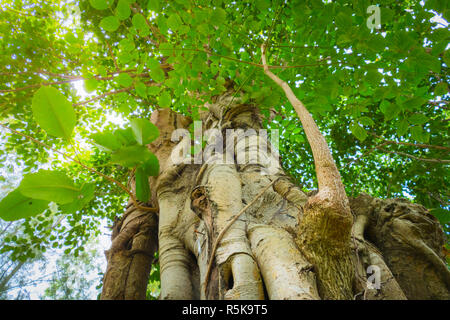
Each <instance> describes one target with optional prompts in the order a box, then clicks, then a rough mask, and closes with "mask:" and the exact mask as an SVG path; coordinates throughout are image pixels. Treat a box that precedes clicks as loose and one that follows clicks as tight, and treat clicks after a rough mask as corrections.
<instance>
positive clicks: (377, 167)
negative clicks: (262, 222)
mask: <svg viewBox="0 0 450 320" xmlns="http://www.w3.org/2000/svg"><path fill="white" fill-rule="evenodd" d="M131 5H132V6H133V8H135V9H136V11H135V10H131ZM368 5H369V3H368V2H366V1H326V2H323V1H316V0H308V1H300V0H294V1H288V2H286V1H279V0H272V1H270V0H258V1H254V2H244V1H213V2H211V1H206V0H200V1H193V2H192V1H182V0H180V1H160V0H150V1H147V0H145V1H144V0H139V1H136V2H133V3H132V2H131V1H128V0H118V1H112V0H108V1H106V0H88V1H75V2H67V1H63V2H56V1H46V2H42V1H41V2H38V1H35V0H22V1H6V2H4V4H3V3H2V11H1V12H0V18H1V19H0V34H1V35H2V42H1V43H0V48H1V51H2V55H1V57H0V62H1V63H0V65H1V66H2V67H0V83H1V85H0V105H1V106H2V107H1V108H0V124H3V125H5V126H6V127H8V128H11V129H14V130H16V131H18V132H20V133H23V134H25V135H26V136H27V137H25V136H20V135H17V134H13V133H11V132H9V131H7V130H6V129H5V130H3V129H2V131H1V135H0V138H1V139H2V144H1V148H0V150H1V152H0V169H1V170H8V164H7V163H9V162H11V160H9V161H6V160H8V159H11V155H16V156H17V159H15V162H17V163H20V164H22V165H21V168H22V170H23V174H28V173H31V174H33V172H36V171H37V169H39V168H40V167H41V166H44V165H45V166H46V168H52V170H54V171H55V172H64V173H65V174H66V176H67V178H68V180H66V183H69V182H68V181H69V180H70V183H71V184H72V185H73V186H74V188H75V189H77V191H74V192H73V198H70V199H72V200H70V201H69V197H68V196H67V197H66V198H64V199H62V200H63V202H66V201H69V202H68V203H66V204H60V206H59V210H60V211H59V212H58V213H55V215H58V214H61V213H70V215H68V221H69V222H68V225H67V226H66V229H62V226H61V227H58V228H61V229H58V228H57V230H55V231H54V232H57V231H59V234H58V235H55V237H57V238H56V239H55V240H48V239H47V240H46V239H45V236H48V235H49V233H48V232H47V231H45V232H42V234H41V235H40V236H39V237H38V236H36V235H33V232H35V228H36V225H38V226H41V230H46V229H45V228H46V226H47V224H48V223H49V222H48V221H50V219H51V218H50V217H51V212H50V211H49V210H45V211H43V212H42V211H41V210H37V211H41V212H42V214H41V215H37V216H34V217H30V218H26V219H24V220H23V221H24V222H23V223H24V225H25V226H26V227H27V232H28V233H29V234H30V238H32V239H34V243H35V244H34V245H35V248H37V247H39V248H40V249H42V248H43V247H45V246H53V245H54V244H55V245H56V246H64V243H65V242H66V243H67V245H66V246H68V247H70V248H78V247H79V246H80V244H81V243H82V241H83V239H86V237H87V235H88V234H89V233H98V232H99V230H98V221H99V220H100V219H103V218H105V217H106V218H108V219H113V217H114V215H115V214H116V213H118V212H121V211H122V206H123V204H124V203H125V202H126V195H125V194H124V193H123V190H121V189H120V188H117V187H115V186H114V185H115V184H113V183H111V181H108V182H107V181H106V180H105V179H104V178H103V177H99V176H98V174H96V173H94V172H92V171H89V170H86V168H85V167H83V166H81V165H80V164H78V163H75V162H73V161H71V160H67V158H63V157H62V156H61V157H60V156H55V153H54V151H52V150H51V149H49V147H51V148H53V149H54V150H58V151H61V152H63V153H64V154H66V155H68V156H70V157H71V158H73V159H78V160H80V162H81V163H82V164H84V165H85V166H88V167H90V168H95V170H96V171H97V172H101V173H102V174H104V175H105V176H108V177H110V178H111V179H114V180H115V181H117V182H120V183H121V184H122V185H127V182H128V178H129V175H130V171H132V170H133V169H134V170H135V172H136V174H137V173H138V172H139V174H137V175H138V176H139V180H140V181H141V182H139V184H142V188H141V187H137V190H136V195H137V197H138V198H139V199H147V198H148V197H147V194H148V190H146V187H145V186H144V185H145V183H142V182H145V181H146V179H147V180H148V177H149V176H152V175H156V174H157V173H158V171H159V165H158V163H157V161H156V158H155V156H154V155H153V154H151V153H150V152H149V151H148V150H147V149H146V148H145V147H144V146H145V145H146V144H148V143H150V142H151V141H153V140H152V139H154V138H156V137H157V136H155V130H154V128H151V125H149V122H148V120H147V119H149V116H150V114H151V113H152V111H154V110H155V109H157V108H171V109H173V110H175V111H177V112H180V113H182V114H185V115H189V116H191V117H192V118H194V119H198V118H199V111H200V109H201V108H202V107H203V106H204V104H205V103H208V102H211V101H212V100H213V98H214V96H216V95H219V94H221V93H223V92H224V91H225V90H226V88H225V85H228V84H229V83H233V84H234V87H233V88H234V90H235V91H240V92H239V93H236V96H237V95H238V94H240V93H242V94H243V96H244V98H245V99H247V101H248V102H250V103H252V104H253V105H255V106H257V107H259V108H260V110H261V113H262V114H263V116H264V123H263V125H264V128H267V129H278V130H280V147H279V149H280V154H281V159H282V163H283V167H284V168H285V169H286V171H288V172H289V173H290V174H291V175H292V176H293V177H294V178H295V179H296V181H297V182H298V183H299V184H301V185H303V187H304V188H305V190H309V189H313V188H314V187H315V185H316V181H315V174H314V166H313V159H312V156H311V150H310V148H309V145H308V143H307V141H306V139H305V135H304V132H303V130H302V128H301V126H300V124H299V121H298V119H297V117H296V113H295V111H294V110H293V108H292V106H290V105H289V103H288V102H287V100H286V99H285V97H284V94H283V92H282V91H281V89H280V88H278V87H276V86H275V85H274V83H273V82H272V81H271V80H270V79H268V78H267V76H266V75H265V74H264V73H263V70H262V68H261V67H260V66H258V65H259V64H260V45H261V43H263V42H266V43H267V46H268V63H269V64H270V65H273V66H278V67H279V68H276V69H273V71H274V72H275V73H277V74H278V75H279V76H280V77H281V78H283V79H284V80H286V81H288V83H289V84H290V85H291V87H292V88H293V90H294V92H295V94H296V95H297V96H298V97H299V99H301V100H302V101H303V102H304V104H305V106H306V107H307V108H308V110H309V111H310V112H311V113H312V115H313V117H314V119H315V120H316V122H317V124H318V126H319V128H320V130H321V131H322V132H323V133H324V135H325V137H326V139H327V142H328V143H329V145H330V149H331V150H332V152H333V157H334V159H335V161H336V162H337V165H338V168H339V169H340V173H341V176H342V179H343V182H344V184H345V185H346V187H347V192H348V194H349V195H350V196H353V195H356V194H358V193H359V192H361V191H365V192H368V193H370V194H372V195H374V196H378V197H382V198H386V197H402V196H407V197H409V198H410V199H412V200H413V201H414V202H418V203H421V204H423V205H425V206H426V207H428V208H430V209H432V210H431V212H432V213H433V214H435V215H436V216H437V217H438V218H439V219H440V221H441V223H443V224H444V228H445V230H446V231H447V232H449V229H448V226H449V225H448V220H446V219H445V214H447V215H449V214H450V213H449V212H448V208H449V206H448V203H449V202H450V198H449V197H450V192H449V189H448V186H449V185H450V181H449V177H450V174H449V171H448V166H446V165H445V164H443V163H439V162H429V161H420V160H415V159H413V158H408V157H405V156H404V155H402V153H403V154H409V155H412V156H414V157H415V158H416V159H417V158H418V159H420V158H423V159H447V160H448V150H445V149H439V148H432V147H431V148H426V147H420V146H419V145H420V144H424V143H426V144H430V145H435V146H443V147H450V143H449V132H450V131H449V130H448V123H449V122H448V118H449V113H448V112H449V111H448V100H449V97H450V95H449V92H448V81H449V75H448V65H449V63H450V54H449V51H448V48H447V45H448V42H449V39H450V31H449V30H448V28H446V27H443V26H442V25H443V24H444V25H445V24H446V21H445V20H447V21H448V19H449V13H450V10H449V3H448V1H447V2H446V1H431V0H430V1H425V2H424V3H421V2H420V1H417V0H414V1H403V2H399V1H393V0H392V1H390V0H389V1H382V2H380V4H379V6H380V9H381V28H380V29H373V30H370V29H369V28H368V27H367V25H366V21H367V18H368V14H367V6H368ZM436 13H437V14H438V15H441V16H442V19H440V20H439V19H436V18H434V17H435V16H436ZM281 66H287V67H286V68H281ZM80 80H82V81H84V87H85V89H86V91H88V92H92V93H93V95H92V96H89V97H86V96H84V95H82V94H81V93H80V92H77V90H75V89H74V86H73V85H72V84H73V83H76V81H80ZM94 92H95V93H94ZM111 118H116V119H117V118H120V119H121V120H120V121H119V122H120V123H121V125H119V127H120V128H118V127H117V126H115V125H112V124H111V123H110V119H111ZM125 118H126V119H130V126H128V127H123V125H122V124H125V122H126V121H125V120H124V119H125ZM135 119H136V120H135ZM137 119H139V120H137ZM30 138H32V139H35V140H37V141H40V142H43V143H45V144H46V145H47V146H44V145H40V144H36V143H35V142H34V141H33V140H31V139H30ZM60 138H63V139H60ZM385 140H388V141H391V142H393V143H389V144H386V143H385ZM89 141H92V142H93V147H91V146H92V144H91V145H89V144H88V143H87V142H89ZM400 142H401V143H406V144H399V143H400ZM72 145H73V146H72ZM381 145H382V146H381ZM146 150H147V151H146ZM386 151H390V152H386ZM13 171H14V170H13ZM16 171H17V170H16ZM17 174H18V175H20V174H19V173H17ZM27 179H28V178H27ZM24 180H25V178H24ZM42 182H45V181H42ZM36 183H37V182H36ZM70 183H69V184H70ZM94 185H95V188H94V187H93V186H94ZM8 186H9V187H11V186H12V184H8ZM36 186H37V185H36ZM30 188H31V187H30ZM91 188H93V189H94V190H92V189H91ZM10 189H11V188H10ZM47 189H48V188H47ZM63 189H64V190H65V191H63V192H64V193H68V191H67V189H65V188H63ZM19 190H20V188H19ZM42 192H44V191H40V192H38V193H36V194H41V193H42ZM5 194H6V193H5ZM17 194H18V193H17V192H16V195H17ZM20 194H22V193H20ZM29 194H30V193H29ZM30 195H31V194H30ZM49 195H51V194H50V193H48V194H47V195H46V196H45V198H46V199H49V198H48V197H47V196H49ZM41 196H42V194H41ZM80 196H83V197H81V198H79V197H80ZM5 199H6V198H5ZM33 199H34V198H33ZM55 199H56V198H53V199H51V201H54V200H55ZM60 200H61V199H60ZM4 201H5V202H3V201H2V202H1V203H0V205H5V203H6V205H9V207H8V208H10V207H12V205H11V204H8V203H9V200H4ZM33 201H36V200H33ZM43 201H46V200H43ZM33 207H34V206H33ZM5 208H6V207H5ZM28 212H32V215H35V212H34V211H28ZM8 214H10V213H8ZM0 215H1V216H5V213H4V211H3V210H1V211H0ZM13 216H15V217H19V216H20V215H19V214H18V213H17V215H16V214H15V213H14V214H12V213H11V216H9V217H10V218H11V219H12V218H13ZM37 218H42V221H39V220H33V219H37ZM36 221H38V222H36ZM445 221H447V222H445ZM80 223H81V225H82V226H80ZM69 231H70V232H69ZM59 236H61V239H59V238H58V237H59ZM17 241H18V240H17V239H16V240H15V241H13V240H12V239H11V241H9V242H7V243H6V245H5V246H4V248H5V249H4V250H10V251H11V252H14V257H19V256H21V253H26V254H24V256H28V255H30V254H31V253H30V251H29V250H28V249H27V245H30V243H28V242H27V243H25V242H24V243H20V244H19V245H17ZM36 250H37V249H36Z"/></svg>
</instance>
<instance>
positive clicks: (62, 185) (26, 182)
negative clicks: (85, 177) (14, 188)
mask: <svg viewBox="0 0 450 320" xmlns="http://www.w3.org/2000/svg"><path fill="white" fill-rule="evenodd" d="M18 189H19V191H20V192H21V193H22V194H23V195H24V196H26V197H30V198H33V199H40V200H46V201H53V202H56V203H58V204H66V203H69V202H72V201H73V200H75V198H76V196H77V195H78V192H79V191H80V190H79V189H78V188H76V187H75V186H74V185H73V182H72V180H71V179H70V178H69V177H67V176H66V174H65V173H63V172H59V171H49V170H39V171H38V172H36V173H30V174H27V175H25V176H24V177H23V180H22V182H21V183H20V186H19V188H18Z"/></svg>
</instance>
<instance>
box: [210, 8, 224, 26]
mask: <svg viewBox="0 0 450 320" xmlns="http://www.w3.org/2000/svg"><path fill="white" fill-rule="evenodd" d="M226 18H227V13H226V11H225V10H223V9H222V8H216V9H215V10H213V12H212V13H211V18H210V19H211V23H212V24H214V25H215V26H220V25H221V24H223V23H224V22H225V20H226Z"/></svg>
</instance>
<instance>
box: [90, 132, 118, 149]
mask: <svg viewBox="0 0 450 320" xmlns="http://www.w3.org/2000/svg"><path fill="white" fill-rule="evenodd" d="M91 138H92V139H93V140H94V141H95V144H96V145H97V147H99V149H102V150H105V151H115V150H117V149H119V148H121V147H122V143H121V141H120V140H119V138H118V137H117V135H116V134H114V133H112V132H110V131H106V132H97V133H94V134H93V135H91Z"/></svg>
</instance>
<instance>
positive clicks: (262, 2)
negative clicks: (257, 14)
mask: <svg viewBox="0 0 450 320" xmlns="http://www.w3.org/2000/svg"><path fill="white" fill-rule="evenodd" d="M255 6H256V8H258V10H259V11H264V10H266V9H268V8H270V1H269V0H256V1H255Z"/></svg>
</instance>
